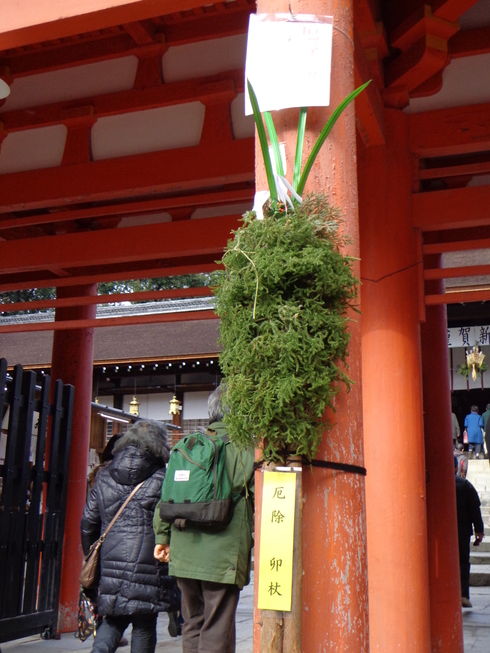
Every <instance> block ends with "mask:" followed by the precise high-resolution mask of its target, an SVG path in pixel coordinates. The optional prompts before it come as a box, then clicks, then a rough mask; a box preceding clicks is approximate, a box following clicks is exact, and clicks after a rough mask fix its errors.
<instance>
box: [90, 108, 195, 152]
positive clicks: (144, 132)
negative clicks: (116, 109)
mask: <svg viewBox="0 0 490 653" xmlns="http://www.w3.org/2000/svg"><path fill="white" fill-rule="evenodd" d="M204 114H205V107H204V105H203V104H201V103H200V102H189V103H187V104H179V105H177V106H172V107H162V108H160V109H150V110H148V111H136V112H134V113H124V114H121V115H118V116H107V117H106V118H100V119H99V120H98V121H97V122H96V123H95V125H94V126H93V127H92V153H93V157H94V160H96V161H97V160H100V159H111V158H113V157H119V156H129V155H131V154H143V153H144V152H157V151H160V150H171V149H175V148H180V147H192V146H195V145H199V141H200V139H201V132H202V126H203V123H204Z"/></svg>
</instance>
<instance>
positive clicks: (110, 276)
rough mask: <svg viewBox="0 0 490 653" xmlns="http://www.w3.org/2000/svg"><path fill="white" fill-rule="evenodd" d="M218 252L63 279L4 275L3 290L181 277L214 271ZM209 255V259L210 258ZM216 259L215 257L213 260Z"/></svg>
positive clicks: (0, 285)
mask: <svg viewBox="0 0 490 653" xmlns="http://www.w3.org/2000/svg"><path fill="white" fill-rule="evenodd" d="M214 258H216V257H215V256H214V255H212V256H211V257H210V256H207V257H200V259H201V260H199V261H198V260H197V257H196V258H194V259H193V261H192V262H189V261H187V262H185V263H183V262H182V263H181V262H179V261H177V262H172V264H170V265H167V266H165V267H163V266H162V265H161V261H154V267H150V265H149V264H148V262H145V264H146V267H145V266H142V265H134V264H133V265H131V264H129V265H124V266H121V265H120V266H119V267H118V266H113V269H112V270H111V271H110V272H105V271H98V272H95V271H92V272H91V273H87V272H85V273H83V274H82V273H80V272H73V271H72V276H70V277H64V278H62V279H55V278H53V277H52V276H51V277H48V276H47V275H46V274H44V275H38V276H35V275H30V276H29V275H16V276H17V277H22V276H23V277H24V278H23V279H22V280H19V279H18V278H12V275H10V277H9V278H8V279H2V278H1V276H0V292H10V291H15V290H29V289H31V288H55V287H57V288H66V287H68V286H81V285H87V284H89V285H90V284H93V283H104V282H113V281H127V280H132V279H154V278H160V277H178V276H182V275H186V274H200V273H209V272H214V271H215V270H218V269H221V266H220V265H219V264H218V263H216V262H215V260H214ZM206 259H208V260H206ZM209 259H212V260H209Z"/></svg>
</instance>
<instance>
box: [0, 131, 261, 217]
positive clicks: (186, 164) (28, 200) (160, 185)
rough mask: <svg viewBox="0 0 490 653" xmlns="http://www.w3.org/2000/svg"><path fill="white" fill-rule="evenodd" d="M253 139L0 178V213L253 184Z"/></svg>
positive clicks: (1, 176) (12, 174)
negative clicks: (0, 201) (238, 184)
mask: <svg viewBox="0 0 490 653" xmlns="http://www.w3.org/2000/svg"><path fill="white" fill-rule="evenodd" d="M254 178H255V176H254V139H253V138H247V139H242V140H237V141H231V142H222V143H202V144H200V145H198V146H195V147H186V148H181V149H174V150H163V151H157V152H148V153H146V154H136V155H132V156H125V157H120V158H116V159H104V160H100V161H92V162H89V163H80V164H73V165H70V166H60V167H58V168H43V169H38V170H30V171H28V172H17V173H11V174H4V175H0V196H1V197H2V205H1V206H0V214H1V213H11V212H12V211H14V212H15V211H25V210H29V209H44V210H45V209H46V208H48V207H56V206H67V205H70V204H72V203H73V204H79V203H89V202H96V201H109V200H119V201H121V200H124V199H126V198H138V197H139V198H141V197H144V196H148V197H152V196H155V195H162V194H173V195H175V194H177V193H183V194H185V193H189V192H192V191H199V192H204V191H205V189H210V190H211V189H220V188H225V187H226V186H228V185H231V184H236V183H248V182H252V183H253V182H254Z"/></svg>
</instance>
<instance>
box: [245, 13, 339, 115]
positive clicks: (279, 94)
mask: <svg viewBox="0 0 490 653" xmlns="http://www.w3.org/2000/svg"><path fill="white" fill-rule="evenodd" d="M332 23H333V19H332V17H331V16H313V15H310V14H296V15H295V16H293V17H292V16H291V14H252V15H251V16H250V22H249V28H248V40H247V57H246V63H245V80H247V79H248V80H250V82H251V84H252V86H253V89H254V91H255V95H256V96H257V100H258V103H259V107H260V110H261V111H274V110H278V109H288V108H291V107H320V106H328V105H329V104H330V70H331V67H332ZM245 88H246V85H245ZM251 113H252V106H251V104H250V99H249V97H248V92H246V93H245V114H246V115H247V116H249V115H250V114H251Z"/></svg>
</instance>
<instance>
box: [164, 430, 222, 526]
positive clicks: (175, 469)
mask: <svg viewBox="0 0 490 653" xmlns="http://www.w3.org/2000/svg"><path fill="white" fill-rule="evenodd" d="M228 442H229V440H228V439H227V438H226V439H223V438H220V437H210V436H209V435H206V434H205V433H192V434H190V435H186V436H185V437H184V438H182V440H180V441H179V442H178V443H177V444H176V445H175V446H174V447H173V449H172V452H171V454H170V460H169V462H168V465H167V472H166V474H165V480H164V481H163V485H162V495H161V501H160V517H161V519H162V520H163V521H166V522H170V523H173V524H174V526H175V527H176V528H178V529H179V530H184V529H185V526H186V522H187V521H188V522H192V523H193V524H197V525H199V526H208V527H210V526H215V527H220V526H221V527H224V526H226V524H228V523H229V521H230V520H231V516H232V512H233V501H232V495H231V485H230V481H229V479H228V474H227V472H226V467H225V457H226V445H227V443H228Z"/></svg>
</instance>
